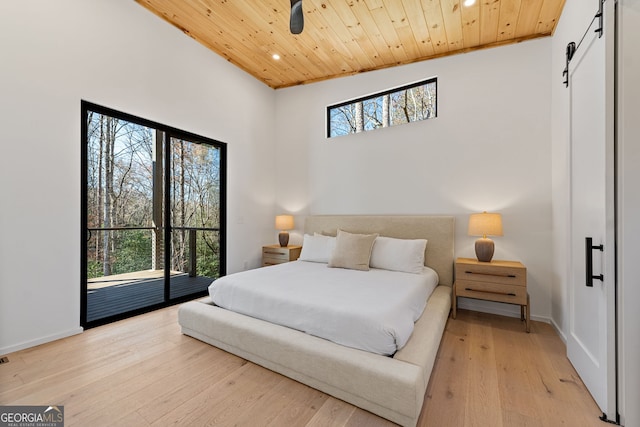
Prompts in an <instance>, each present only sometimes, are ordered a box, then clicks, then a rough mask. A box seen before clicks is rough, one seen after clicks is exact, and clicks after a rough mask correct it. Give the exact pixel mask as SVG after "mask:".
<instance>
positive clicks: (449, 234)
mask: <svg viewBox="0 0 640 427" xmlns="http://www.w3.org/2000/svg"><path fill="white" fill-rule="evenodd" d="M454 225H455V224H454V217H452V216H409V215H406V216H405V215H364V216H363V215H314V216H308V217H306V219H305V224H304V232H305V233H306V234H313V233H314V232H315V233H325V234H331V235H334V236H335V234H336V231H337V229H338V228H339V229H341V230H344V231H349V232H351V233H378V234H380V235H381V236H387V237H395V238H398V239H427V240H428V242H427V250H426V252H425V265H427V266H429V267H431V268H433V269H434V270H435V271H436V272H437V273H438V276H439V277H440V284H441V285H446V286H452V285H453V241H454V235H453V234H454Z"/></svg>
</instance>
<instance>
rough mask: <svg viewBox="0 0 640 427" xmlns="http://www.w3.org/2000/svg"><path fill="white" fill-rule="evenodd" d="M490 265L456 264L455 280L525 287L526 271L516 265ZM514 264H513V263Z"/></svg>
mask: <svg viewBox="0 0 640 427" xmlns="http://www.w3.org/2000/svg"><path fill="white" fill-rule="evenodd" d="M504 264H505V262H504V261H503V262H502V263H501V264H499V265H498V264H497V263H490V264H485V265H482V264H457V265H456V280H472V281H474V282H491V283H502V284H505V285H516V286H526V284H527V269H526V268H523V267H519V266H516V265H513V266H511V265H504ZM514 264H515V263H514Z"/></svg>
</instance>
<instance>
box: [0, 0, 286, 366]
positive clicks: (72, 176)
mask: <svg viewBox="0 0 640 427" xmlns="http://www.w3.org/2000/svg"><path fill="white" fill-rule="evenodd" d="M0 52H1V56H2V65H1V66H0V94H1V96H0V130H1V132H2V139H3V142H2V147H3V149H2V155H1V156H0V195H1V197H0V204H1V206H2V207H1V209H0V230H2V235H1V237H0V354H4V353H7V352H10V351H13V350H17V349H19V348H24V347H28V346H31V345H34V344H37V343H39V342H45V341H49V340H52V339H55V338H58V337H61V336H66V335H69V334H73V333H76V332H79V331H80V328H79V322H80V257H81V256H82V254H81V253H80V227H81V225H80V182H81V181H80V180H81V170H80V100H81V99H85V100H88V101H92V102H95V103H98V104H101V105H105V106H108V107H111V108H115V109H118V110H121V111H124V112H126V113H130V114H134V115H137V116H140V117H143V118H146V119H149V120H153V121H157V122H161V123H163V124H166V125H169V126H173V127H176V128H180V129H183V130H186V131H190V132H194V133H196V134H200V135H203V136H206V137H209V138H213V139H217V140H219V141H222V142H226V143H228V164H229V174H228V184H229V186H228V209H227V211H228V216H229V220H228V224H229V226H228V231H229V239H228V271H229V272H233V271H237V270H240V269H241V268H242V267H243V264H244V261H245V260H246V261H247V262H248V264H249V266H258V265H259V262H260V259H259V257H260V247H261V245H263V244H265V243H270V242H272V241H273V239H274V237H273V230H272V229H273V215H274V213H275V211H274V202H275V196H274V185H275V174H274V172H273V167H272V166H273V164H274V162H275V146H274V128H273V120H274V117H275V115H274V113H273V104H274V96H275V92H274V91H273V90H271V89H270V88H268V87H267V86H265V85H263V84H261V83H259V82H258V81H257V80H255V79H254V78H252V77H250V76H249V75H248V74H246V73H244V72H242V71H240V70H239V69H237V68H236V67H234V66H232V65H230V64H229V63H228V62H227V61H225V60H224V59H222V58H220V57H218V56H216V55H214V54H212V53H211V52H210V51H209V50H207V49H205V48H204V47H202V46H200V45H199V44H198V43H196V42H194V41H193V40H192V39H190V38H189V37H187V36H185V35H184V34H183V33H181V32H180V31H179V30H177V29H175V28H173V27H172V26H170V25H169V24H167V23H166V22H164V21H162V20H161V19H160V18H158V17H156V16H155V15H153V14H151V13H150V12H148V11H147V10H145V9H144V8H142V7H141V6H139V5H138V4H136V3H134V2H133V1H130V0H109V1H104V0H58V1H55V2H53V1H49V0H31V1H28V2H21V1H10V2H9V1H3V2H0Z"/></svg>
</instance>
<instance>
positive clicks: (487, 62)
mask: <svg viewBox="0 0 640 427" xmlns="http://www.w3.org/2000/svg"><path fill="white" fill-rule="evenodd" d="M550 47H551V40H550V39H540V40H534V41H529V42H525V43H520V44H516V45H511V46H506V47H501V48H497V49H488V50H482V51H478V52H473V53H469V54H464V55H456V56H451V57H445V58H440V59H435V60H430V61H426V62H421V63H416V64H411V65H406V66H402V67H394V68H390V69H385V70H380V71H375V72H370V73H364V74H359V75H356V76H352V77H347V78H342V79H337V80H330V81H326V82H320V83H315V84H310V85H306V86H298V87H293V88H288V89H283V90H279V91H277V94H276V113H277V118H276V123H277V131H276V132H277V154H278V165H279V166H278V169H279V172H278V178H277V205H278V208H279V210H282V211H289V212H292V213H296V214H300V215H304V214H332V213H336V214H366V213H368V214H448V215H449V214H452V215H455V216H456V236H457V237H456V255H457V256H467V257H474V256H475V255H474V249H473V242H474V241H475V237H469V236H467V235H466V233H467V221H468V214H469V213H472V212H478V211H483V210H487V211H498V212H501V213H502V214H503V221H504V233H505V235H504V237H496V238H495V239H494V240H495V242H496V253H495V256H494V257H495V258H496V259H515V260H520V261H522V262H523V263H524V264H525V265H527V267H528V278H529V282H528V284H529V292H530V294H531V301H532V310H531V311H532V315H533V316H534V317H537V318H539V319H545V320H548V319H549V318H550V316H551V305H550V293H551V287H550V283H551V269H550V265H551V264H552V258H551V141H550V123H551V119H550V111H549V106H550V102H551V91H550V85H551V72H550V65H551V58H550V55H549V50H550ZM432 76H437V77H438V117H437V118H436V119H433V120H426V121H423V122H419V123H412V124H408V125H403V126H398V127H392V128H387V129H380V130H377V131H373V132H365V133H361V134H357V135H349V136H343V137H338V138H334V139H325V136H324V135H325V114H326V110H325V109H326V106H327V105H329V104H333V103H337V102H340V101H344V100H348V99H350V98H355V97H359V96H363V95H366V94H370V93H373V92H377V91H380V90H384V89H387V88H390V87H394V86H399V85H402V84H406V83H410V82H414V81H418V80H422V79H425V78H429V77H432ZM301 229H302V227H301V226H300V227H298V232H297V233H298V235H297V236H296V237H297V238H298V239H299V238H300V235H299V234H300V230H301ZM469 304H474V307H475V308H478V309H482V310H487V311H494V312H500V313H505V314H511V315H515V314H516V313H517V314H519V310H518V309H517V307H515V306H508V305H502V304H493V303H486V302H479V301H473V302H472V300H468V301H463V302H462V306H463V307H464V306H467V307H468V306H469Z"/></svg>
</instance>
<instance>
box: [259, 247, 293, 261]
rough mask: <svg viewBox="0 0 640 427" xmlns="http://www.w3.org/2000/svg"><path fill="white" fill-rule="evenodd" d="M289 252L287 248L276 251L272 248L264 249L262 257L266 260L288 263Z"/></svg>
mask: <svg viewBox="0 0 640 427" xmlns="http://www.w3.org/2000/svg"><path fill="white" fill-rule="evenodd" d="M289 253H290V252H289V250H288V249H287V248H282V249H275V248H272V247H268V248H262V256H263V257H264V258H268V259H270V260H273V261H282V262H288V261H290V259H289Z"/></svg>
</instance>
